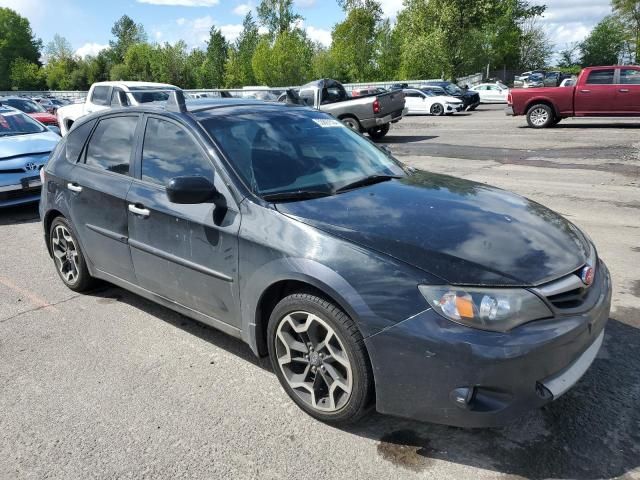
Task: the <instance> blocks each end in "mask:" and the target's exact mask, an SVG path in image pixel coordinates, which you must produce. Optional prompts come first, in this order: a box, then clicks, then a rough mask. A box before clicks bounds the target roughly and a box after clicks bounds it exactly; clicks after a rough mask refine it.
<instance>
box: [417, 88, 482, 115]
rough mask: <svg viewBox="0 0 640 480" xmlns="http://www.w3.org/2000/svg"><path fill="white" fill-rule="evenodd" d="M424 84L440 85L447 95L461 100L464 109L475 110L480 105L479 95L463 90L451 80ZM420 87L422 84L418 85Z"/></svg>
mask: <svg viewBox="0 0 640 480" xmlns="http://www.w3.org/2000/svg"><path fill="white" fill-rule="evenodd" d="M425 86H435V87H441V88H442V89H443V90H444V91H445V92H446V94H447V95H450V96H452V97H456V98H458V99H460V100H462V103H463V104H464V109H465V110H469V111H472V110H475V109H476V108H477V107H478V105H480V95H478V92H474V91H472V90H463V89H462V88H460V87H459V86H458V85H456V84H455V83H451V82H427V83H426V84H425ZM420 88H422V86H421V87H420Z"/></svg>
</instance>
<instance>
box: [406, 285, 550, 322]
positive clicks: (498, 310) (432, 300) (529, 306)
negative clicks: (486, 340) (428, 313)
mask: <svg viewBox="0 0 640 480" xmlns="http://www.w3.org/2000/svg"><path fill="white" fill-rule="evenodd" d="M418 288H419V289H420V292H421V293H422V295H424V298H425V299H426V300H427V302H428V303H429V305H431V306H432V307H433V309H434V310H435V311H436V312H438V313H439V314H440V315H442V316H443V317H445V318H447V319H449V320H451V321H453V322H456V323H461V324H463V325H466V326H468V327H473V328H479V329H481V330H491V331H494V332H507V331H509V330H511V329H513V328H515V327H517V326H518V325H522V324H523V323H527V322H530V321H531V320H539V319H541V318H548V317H551V316H552V313H551V310H549V308H548V307H547V306H546V305H545V304H544V302H543V301H542V300H541V299H540V298H538V297H537V296H536V295H535V294H533V293H531V292H529V291H528V290H524V289H522V288H474V287H453V286H449V285H420V286H419V287H418Z"/></svg>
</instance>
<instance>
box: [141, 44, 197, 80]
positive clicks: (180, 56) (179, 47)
mask: <svg viewBox="0 0 640 480" xmlns="http://www.w3.org/2000/svg"><path fill="white" fill-rule="evenodd" d="M187 56H188V55H187V44H186V43H184V42H183V41H179V42H177V43H176V44H175V45H171V44H169V43H165V44H164V45H159V46H156V47H155V48H154V54H153V55H152V57H151V59H152V61H151V75H152V78H153V79H154V81H156V82H162V83H170V84H172V85H176V86H178V87H184V86H185V85H187V86H188V85H189V82H190V80H191V78H192V77H191V74H190V73H189V72H188V71H187V67H188V63H187ZM185 88H186V87H185Z"/></svg>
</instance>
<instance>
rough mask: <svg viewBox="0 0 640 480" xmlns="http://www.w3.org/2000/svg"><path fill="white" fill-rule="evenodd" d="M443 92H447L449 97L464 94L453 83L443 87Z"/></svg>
mask: <svg viewBox="0 0 640 480" xmlns="http://www.w3.org/2000/svg"><path fill="white" fill-rule="evenodd" d="M444 91H445V92H447V93H448V94H449V95H462V94H463V93H464V92H463V91H462V89H461V88H460V87H459V86H457V85H454V84H453V83H450V84H448V85H445V86H444Z"/></svg>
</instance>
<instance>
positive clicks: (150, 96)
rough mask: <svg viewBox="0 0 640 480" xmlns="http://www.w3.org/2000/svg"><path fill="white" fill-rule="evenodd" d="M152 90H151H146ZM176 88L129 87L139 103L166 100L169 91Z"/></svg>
mask: <svg viewBox="0 0 640 480" xmlns="http://www.w3.org/2000/svg"><path fill="white" fill-rule="evenodd" d="M146 90H150V91H146ZM171 90H175V88H171V87H129V91H130V92H131V95H133V98H135V99H136V102H138V103H151V102H166V101H167V100H169V93H170V91H171Z"/></svg>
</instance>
